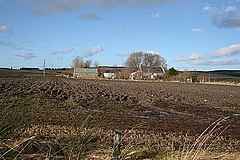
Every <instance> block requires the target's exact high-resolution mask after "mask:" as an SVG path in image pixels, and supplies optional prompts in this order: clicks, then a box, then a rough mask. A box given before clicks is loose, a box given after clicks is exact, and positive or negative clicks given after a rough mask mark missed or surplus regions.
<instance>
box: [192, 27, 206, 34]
mask: <svg viewBox="0 0 240 160" xmlns="http://www.w3.org/2000/svg"><path fill="white" fill-rule="evenodd" d="M202 31H203V29H201V28H193V29H191V33H199V32H202Z"/></svg>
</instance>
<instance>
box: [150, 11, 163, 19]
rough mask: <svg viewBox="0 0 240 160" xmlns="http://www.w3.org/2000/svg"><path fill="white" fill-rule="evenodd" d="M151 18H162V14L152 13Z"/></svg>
mask: <svg viewBox="0 0 240 160" xmlns="http://www.w3.org/2000/svg"><path fill="white" fill-rule="evenodd" d="M151 17H153V18H160V17H161V14H160V13H159V12H156V13H152V15H151Z"/></svg>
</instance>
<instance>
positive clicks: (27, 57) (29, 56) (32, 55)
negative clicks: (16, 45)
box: [16, 53, 37, 60]
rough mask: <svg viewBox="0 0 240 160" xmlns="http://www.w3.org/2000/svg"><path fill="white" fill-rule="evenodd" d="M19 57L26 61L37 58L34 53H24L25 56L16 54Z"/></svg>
mask: <svg viewBox="0 0 240 160" xmlns="http://www.w3.org/2000/svg"><path fill="white" fill-rule="evenodd" d="M16 56H17V57H21V58H24V59H26V60H29V59H32V58H35V57H37V56H35V55H34V53H23V54H16Z"/></svg>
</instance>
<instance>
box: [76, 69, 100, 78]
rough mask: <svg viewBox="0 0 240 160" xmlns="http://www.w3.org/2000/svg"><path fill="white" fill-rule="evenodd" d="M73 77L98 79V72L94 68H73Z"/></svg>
mask: <svg viewBox="0 0 240 160" xmlns="http://www.w3.org/2000/svg"><path fill="white" fill-rule="evenodd" d="M74 77H76V78H98V70H97V69H96V68H74Z"/></svg>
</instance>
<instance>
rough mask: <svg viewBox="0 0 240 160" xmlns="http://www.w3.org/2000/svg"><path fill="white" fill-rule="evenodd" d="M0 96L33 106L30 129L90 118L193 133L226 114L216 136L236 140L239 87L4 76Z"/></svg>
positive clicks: (101, 123) (239, 136)
mask: <svg viewBox="0 0 240 160" xmlns="http://www.w3.org/2000/svg"><path fill="white" fill-rule="evenodd" d="M0 95H1V98H2V99H3V97H5V98H9V99H13V100H12V101H13V102H14V103H16V101H20V102H21V104H23V105H25V106H26V105H27V106H34V108H32V109H31V112H32V114H33V115H34V117H35V118H34V121H33V122H32V124H34V125H40V124H46V125H62V126H79V125H81V124H82V121H83V119H85V118H86V117H87V116H88V115H90V120H89V122H88V125H89V127H96V126H97V127H101V128H103V129H106V130H113V129H121V130H130V129H132V128H134V129H138V130H142V131H144V132H151V134H152V133H164V134H166V133H173V134H177V135H181V134H188V135H199V134H200V133H201V132H203V131H204V129H205V128H206V127H207V126H209V125H210V124H211V123H212V122H214V121H216V120H217V119H219V118H223V117H227V116H229V117H230V118H229V119H228V121H226V122H224V124H223V125H224V126H228V125H229V127H228V129H227V130H225V131H224V133H223V134H222V136H224V140H225V141H236V140H240V132H239V130H240V87H234V86H221V85H203V84H180V83H164V82H161V83H159V82H158V83H157V82H131V81H111V80H106V81H105V80H80V79H66V78H55V77H45V78H39V77H28V78H22V77H7V78H6V77H5V78H0ZM20 102H18V103H20ZM14 105H16V104H11V105H10V107H14ZM4 107H9V105H8V106H7V105H6V106H2V108H4ZM76 117H77V118H76ZM238 144H239V143H238ZM235 149H236V150H238V151H239V150H240V148H239V147H238V148H235Z"/></svg>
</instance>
